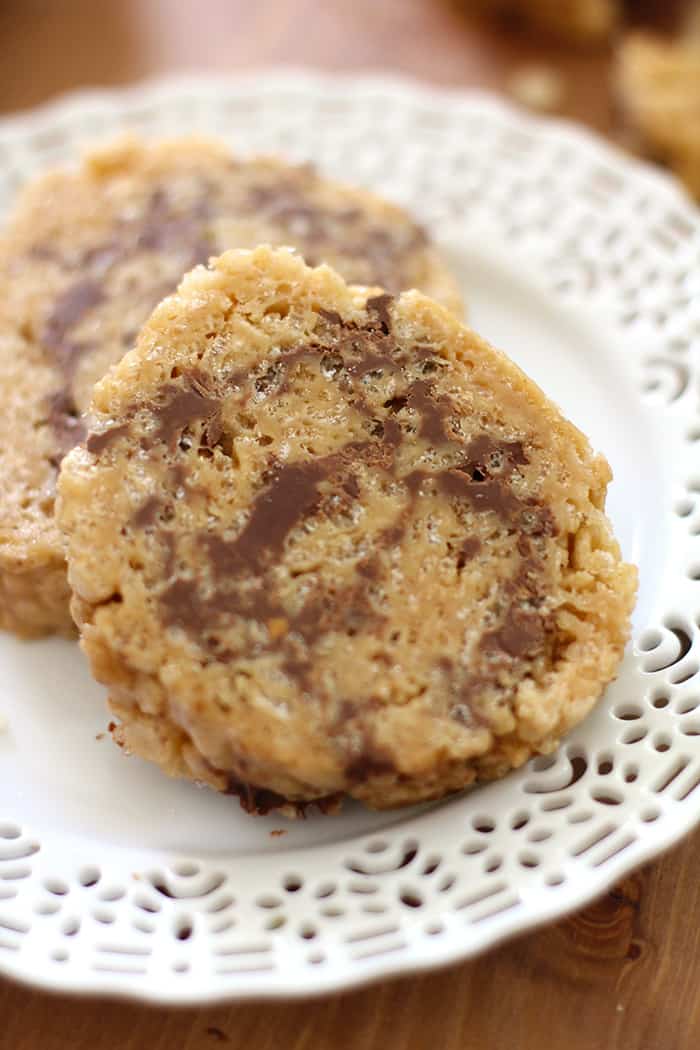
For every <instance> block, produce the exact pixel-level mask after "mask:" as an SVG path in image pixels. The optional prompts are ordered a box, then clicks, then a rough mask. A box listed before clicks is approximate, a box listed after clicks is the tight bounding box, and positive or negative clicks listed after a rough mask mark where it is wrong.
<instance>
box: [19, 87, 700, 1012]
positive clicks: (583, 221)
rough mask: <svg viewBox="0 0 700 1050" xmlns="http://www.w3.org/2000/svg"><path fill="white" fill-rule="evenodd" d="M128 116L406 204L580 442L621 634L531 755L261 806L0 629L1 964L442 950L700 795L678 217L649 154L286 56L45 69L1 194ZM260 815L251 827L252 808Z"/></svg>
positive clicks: (341, 975) (194, 989)
mask: <svg viewBox="0 0 700 1050" xmlns="http://www.w3.org/2000/svg"><path fill="white" fill-rule="evenodd" d="M127 127H128V128H133V129H135V130H137V131H139V132H141V133H143V134H147V135H149V136H150V135H162V134H173V133H182V132H190V131H204V132H211V133H215V134H219V135H223V136H224V137H225V138H226V139H227V140H229V141H230V143H231V144H232V145H233V146H235V148H236V149H238V150H239V151H243V152H259V151H277V152H282V153H284V154H286V155H287V156H290V157H293V158H298V159H300V160H301V159H304V160H306V159H312V160H313V161H315V162H316V163H317V164H318V165H319V167H320V168H321V169H322V170H323V171H325V172H327V173H329V174H331V175H334V176H338V177H341V178H343V179H346V180H352V181H355V182H357V183H360V184H365V185H367V186H370V187H372V188H373V189H376V190H378V191H379V192H381V193H384V194H385V195H386V196H388V197H390V198H394V199H396V200H397V201H399V202H402V203H404V204H406V205H408V206H409V207H410V208H411V209H412V210H413V211H414V212H415V213H416V214H417V215H418V216H419V217H420V218H421V220H422V221H423V222H424V223H425V224H426V226H428V227H429V228H430V229H431V231H432V232H433V234H434V235H435V236H436V237H437V239H438V240H439V241H441V242H442V243H443V245H444V246H445V249H446V251H447V252H448V253H449V255H450V257H451V260H452V263H453V265H454V267H455V268H456V270H457V271H458V273H459V274H460V275H461V277H462V280H463V284H464V291H465V294H466V296H467V298H468V300H469V303H470V312H471V319H472V322H473V324H474V325H475V326H476V327H477V328H478V329H479V330H480V331H482V332H483V333H484V334H485V335H486V336H487V337H489V338H490V339H492V340H493V341H494V342H496V343H497V344H498V345H500V346H502V347H503V348H504V349H506V350H508V351H509V352H510V353H511V354H512V355H513V356H514V357H515V359H516V360H517V361H518V362H519V363H520V364H521V365H523V367H524V368H525V369H526V370H527V371H528V372H530V373H531V374H532V375H533V376H534V378H535V379H536V380H538V381H539V382H540V383H541V384H542V386H543V387H544V389H545V390H546V391H547V393H548V394H550V395H551V396H552V397H554V398H555V399H556V400H557V401H558V402H559V403H560V404H561V406H562V407H563V409H564V411H565V412H566V413H567V414H568V415H569V416H570V417H571V418H572V419H573V420H574V421H575V422H576V423H577V424H578V425H579V426H580V427H581V428H582V429H583V430H584V431H586V433H588V434H589V435H590V436H591V438H592V440H593V443H594V445H596V446H597V447H599V448H600V449H602V450H603V451H605V453H606V454H607V455H608V457H609V459H610V460H611V462H612V465H613V468H614V471H615V482H614V484H613V486H612V488H611V491H610V500H609V507H610V511H611V513H612V516H613V518H614V520H615V523H616V526H617V529H618V532H619V535H620V537H621V540H622V545H623V548H624V552H625V554H626V555H627V557H628V558H631V559H633V560H635V561H636V562H638V563H639V565H640V567H641V590H640V597H639V604H638V608H637V612H636V615H635V648H634V649H633V650H632V649H631V650H630V651H629V653H628V655H627V657H626V660H625V664H624V668H623V671H622V674H621V675H620V678H619V679H618V681H617V682H616V683H615V684H614V685H613V686H612V687H611V688H610V689H609V690H608V692H607V694H606V696H605V698H604V700H603V702H602V703H601V704H600V706H599V707H598V708H597V710H596V711H595V712H594V714H593V715H592V716H591V717H590V718H589V719H588V720H587V721H586V723H585V724H584V725H582V726H581V727H579V729H578V730H577V731H576V732H574V733H573V734H572V735H571V736H570V737H569V738H568V739H567V740H566V742H565V743H564V745H563V746H562V748H561V749H560V751H559V752H558V754H556V755H555V756H553V757H551V758H547V759H540V760H536V761H534V762H532V763H530V764H529V765H528V766H527V767H525V768H524V769H522V770H521V771H520V772H518V773H516V774H514V775H512V776H510V777H508V778H507V779H506V780H505V781H503V782H501V783H498V784H493V785H491V786H488V787H483V788H480V789H478V790H475V791H473V792H471V793H469V794H467V795H465V796H463V797H461V798H458V799H455V800H453V801H450V802H446V803H444V804H442V805H433V806H431V807H424V808H423V809H421V810H411V811H407V812H401V813H391V814H383V815H371V814H368V813H366V812H364V811H363V810H361V809H360V808H359V807H354V806H348V807H347V809H346V810H345V811H344V813H343V814H342V815H341V816H339V817H336V818H325V819H324V818H320V817H319V818H311V819H309V820H308V821H306V822H298V823H296V824H288V823H285V822H284V821H283V820H280V819H279V818H274V817H271V818H268V819H253V818H250V817H248V816H246V815H245V814H243V813H242V812H241V811H240V810H239V809H238V806H237V804H236V802H235V801H234V800H232V799H230V798H225V797H219V796H216V795H214V794H213V793H210V792H206V791H201V790H198V789H197V788H196V787H194V786H192V785H189V784H185V783H177V782H171V781H169V780H167V779H166V778H165V777H163V776H162V775H161V774H160V773H159V772H158V770H156V769H155V768H151V767H150V766H148V765H147V764H145V763H142V762H140V761H139V760H137V759H135V758H132V759H126V758H124V757H123V756H122V755H121V754H120V753H119V752H118V751H117V749H116V748H115V747H114V746H113V745H112V743H111V742H110V740H109V737H108V736H106V737H103V738H102V739H99V734H101V733H102V732H103V731H104V729H105V723H106V721H107V715H106V713H105V706H104V700H103V696H102V692H101V690H100V688H99V687H97V686H96V685H95V684H94V683H93V682H92V681H91V679H90V676H89V674H88V672H87V670H86V667H85V664H84V662H83V660H82V659H81V656H80V653H79V651H78V650H77V648H76V646H74V645H71V644H69V643H66V642H60V641H46V642H41V643H34V644H21V643H18V642H16V641H14V640H13V639H11V638H9V637H3V638H1V639H0V714H2V716H4V717H5V718H6V720H7V728H6V730H5V731H4V732H3V733H2V734H0V969H2V970H3V971H5V972H6V973H7V974H10V975H13V976H16V977H19V978H23V979H25V980H28V981H32V982H34V983H36V984H41V985H44V986H46V987H51V988H56V989H64V990H71V991H83V992H97V991H100V992H110V993H116V994H127V995H131V996H134V997H139V998H143V999H149V1000H161V1001H169V1002H184V1001H190V1002H205V1001H207V1002H208V1001H212V1000H216V999H222V998H240V997H244V996H251V995H256V996H261V995H286V996H291V995H302V994H306V993H312V992H319V991H325V990H329V989H333V988H341V987H348V986H351V985H355V984H358V983H360V982H363V981H367V980H369V979H373V978H378V977H383V976H386V975H388V974H395V973H400V972H401V973H405V972H409V971H414V970H418V969H422V968H427V967H431V966H435V965H438V964H440V963H446V962H448V961H451V960H457V959H462V958H465V957H467V956H470V955H473V954H474V953H475V952H478V951H480V950H481V949H483V948H485V947H487V946H488V945H492V944H494V943H495V942H496V941H498V940H499V939H501V938H503V937H505V936H506V935H508V934H512V933H515V932H518V931H521V930H524V929H527V928H528V927H531V926H533V925H534V924H536V923H539V922H543V921H544V920H546V919H552V918H554V917H555V916H558V915H561V914H562V913H564V912H566V911H568V910H570V909H572V908H575V907H577V906H579V905H581V904H583V903H584V902H586V901H587V900H589V899H590V898H591V897H593V896H594V895H595V894H597V893H600V892H601V891H602V890H603V889H605V887H607V886H608V885H609V884H610V883H611V882H612V881H613V880H615V879H617V878H619V877H620V875H622V874H623V873H624V872H625V871H627V870H628V869H629V868H631V867H632V866H633V865H636V864H639V863H640V862H641V861H644V860H648V859H649V858H650V857H652V856H653V855H654V854H656V853H658V852H659V851H660V850H661V849H663V848H664V847H666V846H668V845H670V844H671V843H672V842H674V841H675V840H676V839H678V838H679V837H680V836H681V835H682V834H683V833H684V832H686V831H688V830H689V829H690V828H691V827H693V825H694V824H695V823H696V822H697V821H698V819H699V818H700V791H698V790H697V786H698V784H699V783H700V674H699V673H698V668H699V666H700V655H699V654H700V641H699V632H698V626H697V619H698V615H699V614H700V582H699V580H700V459H699V458H698V449H700V444H699V443H698V442H700V413H699V412H698V404H697V396H698V378H699V377H698V350H699V348H700V223H699V221H698V213H697V212H696V211H695V210H694V209H693V208H692V206H691V205H690V204H689V203H687V201H686V200H685V199H684V198H683V196H682V195H681V193H680V191H679V190H677V189H676V188H675V186H674V185H673V184H671V183H670V182H669V181H667V180H665V179H663V178H662V177H661V176H659V175H657V174H654V173H653V172H651V171H650V170H649V169H646V168H644V167H642V166H641V165H639V164H637V163H634V162H633V161H632V160H630V159H628V158H627V157H624V156H622V155H621V154H619V153H617V152H614V151H612V150H611V149H610V148H609V147H607V146H605V145H604V144H603V143H602V142H599V141H598V140H596V139H594V138H592V137H591V136H589V135H587V134H585V133H583V132H582V131H579V130H576V129H574V128H572V127H570V126H567V125H562V124H555V123H546V124H545V123H542V122H538V121H535V120H533V119H530V118H527V117H525V116H521V115H518V114H517V113H515V112H513V111H512V110H510V109H508V108H506V107H505V106H503V105H502V104H501V103H499V102H496V101H494V100H493V99H490V98H487V97H484V96H481V95H451V94H447V93H437V92H430V91H427V90H423V89H420V88H417V87H415V86H412V85H410V84H407V83H405V82H398V81H391V80H384V79H360V80H357V79H333V78H323V77H317V76H309V75H304V74H292V73H284V74H279V73H276V74H271V75H267V74H266V75H260V74H259V75H257V76H254V77H247V78H245V79H233V80H215V81H214V80H201V79H197V80H188V81H182V80H178V81H169V82H161V83H158V84H154V85H149V86H145V87H138V88H136V89H133V90H129V91H128V92H123V93H116V94H106V93H100V94H88V95H80V96H74V97H71V98H69V99H67V100H66V101H63V102H60V103H59V104H58V105H54V106H51V107H50V108H48V109H44V110H42V111H40V112H38V113H36V114H33V115H30V116H22V117H20V118H18V119H14V120H12V121H8V122H5V123H4V124H3V125H1V126H0V160H1V161H2V163H0V204H1V205H2V206H3V207H6V206H7V205H9V203H10V202H11V199H12V197H13V194H14V192H15V190H16V187H17V186H18V185H19V184H20V183H21V182H22V181H23V180H24V179H26V178H27V177H28V176H29V175H30V174H32V173H33V172H35V171H37V170H40V169H43V168H45V167H46V166H47V165H51V164H54V163H65V162H67V161H68V162H70V161H71V160H73V159H74V158H75V156H76V154H77V151H78V149H79V148H80V147H81V146H82V145H84V144H85V143H86V142H94V141H95V140H99V139H105V138H109V137H112V136H113V135H114V134H115V133H116V132H117V131H118V130H120V129H123V128H127ZM280 828H281V829H283V831H284V834H282V835H279V834H275V832H276V831H277V829H280Z"/></svg>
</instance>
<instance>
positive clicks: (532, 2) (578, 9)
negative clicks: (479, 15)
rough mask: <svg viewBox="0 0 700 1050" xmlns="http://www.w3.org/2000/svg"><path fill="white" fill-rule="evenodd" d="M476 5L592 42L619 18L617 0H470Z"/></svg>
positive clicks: (572, 40)
mask: <svg viewBox="0 0 700 1050" xmlns="http://www.w3.org/2000/svg"><path fill="white" fill-rule="evenodd" d="M471 4H472V6H473V7H474V8H479V9H482V10H485V11H492V12H493V13H494V14H497V15H506V16H508V17H512V16H515V17H516V18H518V19H522V20H523V22H524V23H526V24H528V25H531V26H532V27H533V28H535V29H541V30H544V31H545V32H546V33H548V34H551V35H552V36H554V37H556V38H557V39H559V40H565V41H567V42H570V43H576V44H591V43H597V42H598V41H601V40H605V39H607V38H608V37H610V36H611V34H612V33H613V32H614V30H615V29H616V28H617V26H618V23H619V20H620V5H619V3H618V0H569V2H568V3H567V2H566V0H563V2H562V0H471Z"/></svg>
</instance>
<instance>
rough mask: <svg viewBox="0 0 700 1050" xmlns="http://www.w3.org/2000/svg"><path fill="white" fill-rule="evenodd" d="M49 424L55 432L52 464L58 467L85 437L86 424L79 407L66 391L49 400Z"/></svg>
mask: <svg viewBox="0 0 700 1050" xmlns="http://www.w3.org/2000/svg"><path fill="white" fill-rule="evenodd" d="M47 408H48V414H47V420H46V421H47V423H48V424H49V426H50V427H51V430H52V431H53V436H54V439H55V449H54V453H53V455H52V456H51V463H52V465H53V466H54V467H58V466H59V464H60V462H61V460H62V459H63V457H64V456H65V455H66V453H67V452H70V450H71V449H72V448H73V447H74V446H75V445H77V444H78V442H79V441H82V440H83V438H84V437H85V424H84V423H83V421H82V419H81V418H80V413H79V412H78V408H77V405H76V404H75V401H74V400H73V398H72V397H71V395H70V394H69V393H68V392H67V391H66V390H59V391H58V393H56V394H53V395H52V396H51V397H50V398H49V399H48V404H47Z"/></svg>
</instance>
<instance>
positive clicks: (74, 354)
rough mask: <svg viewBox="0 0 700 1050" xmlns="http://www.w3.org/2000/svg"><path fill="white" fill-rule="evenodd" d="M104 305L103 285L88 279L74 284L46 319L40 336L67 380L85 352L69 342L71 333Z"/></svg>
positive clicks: (57, 301)
mask: <svg viewBox="0 0 700 1050" xmlns="http://www.w3.org/2000/svg"><path fill="white" fill-rule="evenodd" d="M102 302H104V292H103V290H102V286H101V285H100V284H98V283H97V282H96V281H93V280H90V279H89V278H86V279H85V280H82V281H79V282H78V283H77V284H73V285H71V286H70V287H69V288H68V289H67V290H66V291H65V292H63V294H62V295H60V296H59V297H58V299H57V300H56V302H55V303H54V307H53V310H52V311H51V313H50V314H49V316H48V317H47V319H46V323H45V324H44V328H43V331H42V333H41V343H42V346H43V347H44V348H45V349H46V350H48V351H49V353H50V354H51V357H52V359H53V361H54V362H55V364H56V365H57V366H58V367H59V368H60V369H61V371H62V372H63V373H64V374H65V376H66V380H67V381H70V380H72V378H73V374H74V372H75V367H76V364H77V361H78V359H79V357H80V354H81V353H82V351H83V349H84V348H83V347H82V346H81V345H80V344H76V343H73V342H70V341H69V340H68V339H67V336H68V333H69V331H70V330H71V328H74V327H75V325H77V324H78V323H79V322H80V321H82V320H83V319H84V317H85V316H86V314H88V313H89V312H90V310H92V309H93V308H94V307H95V306H98V305H99V304H100V303H102Z"/></svg>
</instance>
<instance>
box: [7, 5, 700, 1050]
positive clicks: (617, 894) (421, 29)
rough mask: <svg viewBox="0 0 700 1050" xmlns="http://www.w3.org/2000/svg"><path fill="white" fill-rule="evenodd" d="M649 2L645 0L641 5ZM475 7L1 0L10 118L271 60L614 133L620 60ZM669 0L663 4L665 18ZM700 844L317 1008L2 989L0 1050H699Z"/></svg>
mask: <svg viewBox="0 0 700 1050" xmlns="http://www.w3.org/2000/svg"><path fill="white" fill-rule="evenodd" d="M644 6H646V7H647V8H649V6H650V4H649V3H648V2H646V0H645V5H644ZM467 7H468V2H467V0H461V2H460V0H352V2H348V0H325V2H313V0H273V2H268V3H260V4H256V3H251V2H249V0H247V2H243V0H207V2H202V0H170V2H169V0H101V2H99V3H95V2H94V0H62V2H61V3H53V4H52V3H47V2H40V0H4V2H3V3H2V5H0V39H1V40H2V50H3V62H2V64H1V66H0V88H1V90H0V110H3V111H6V112H8V111H12V110H15V109H19V108H23V107H27V106H33V105H35V104H36V103H38V102H41V101H42V100H44V99H45V98H47V97H49V96H53V95H55V94H56V93H58V92H63V91H66V90H69V89H71V88H75V87H81V86H91V85H94V84H121V83H126V82H129V81H131V80H134V79H138V78H141V77H144V76H148V75H153V74H157V73H163V72H173V71H180V70H183V71H184V70H193V69H204V70H213V71H227V70H228V71H235V70H237V69H242V68H245V67H251V66H263V65H273V64H275V63H281V62H282V63H287V64H295V65H298V64H308V65H313V66H316V67H319V68H323V69H329V70H342V69H365V70H366V69H385V70H390V71H396V72H401V73H407V74H411V75H413V76H417V77H420V78H423V79H426V80H430V81H433V82H435V83H441V84H449V85H479V86H481V87H488V88H491V89H494V90H504V89H505V87H506V86H507V84H508V82H509V78H510V77H511V75H512V73H513V72H514V70H516V69H518V68H519V67H521V66H523V65H527V64H532V63H536V64H540V63H544V64H546V65H549V66H553V67H555V68H556V69H558V70H559V71H560V72H561V74H562V76H563V77H564V82H565V86H566V100H565V104H564V106H563V113H564V114H565V115H567V116H571V117H574V118H577V119H580V120H583V121H585V122H586V123H588V124H589V125H590V126H592V127H594V128H597V129H598V130H601V131H603V132H605V133H607V134H609V135H612V134H615V133H616V132H617V130H618V129H617V126H616V117H615V109H614V106H613V104H612V101H611V93H610V89H609V81H610V65H611V62H610V55H609V54H608V53H606V52H605V51H602V52H597V53H576V52H568V53H567V52H562V51H561V50H558V49H557V48H556V47H554V46H553V45H551V44H548V43H546V42H543V41H540V40H537V39H532V38H527V37H525V36H522V35H515V34H512V33H511V34H508V33H506V32H505V31H503V30H501V29H496V28H494V27H493V26H491V25H489V24H488V23H484V22H479V21H476V20H474V19H472V18H470V17H468V15H467V13H466V8H467ZM670 7H671V5H670V4H666V5H662V10H663V11H664V12H665V14H664V17H665V18H668V10H669V8H670ZM699 868H700V837H698V836H697V835H695V836H692V837H691V838H689V839H688V840H687V841H686V842H685V844H684V845H683V846H681V847H680V848H678V849H676V850H675V851H674V852H673V853H672V854H670V855H669V856H667V857H666V858H664V859H662V860H661V861H659V862H658V863H656V864H654V865H653V866H652V867H650V868H649V869H647V870H646V871H644V872H641V873H638V874H636V875H634V876H633V877H632V878H629V879H627V880H626V881H625V882H624V883H623V884H622V885H621V886H619V887H617V888H616V889H615V890H614V891H613V892H611V893H609V894H607V895H606V896H605V897H603V898H602V899H601V900H600V901H598V903H596V904H595V905H593V906H591V907H589V908H586V909H585V910H584V911H582V912H580V913H579V914H578V915H576V916H574V917H572V918H570V919H568V920H566V921H564V922H561V923H559V924H557V925H555V926H551V927H549V928H547V929H543V930H540V931H538V932H535V933H533V934H530V935H529V936H526V937H523V938H520V939H519V940H515V941H512V942H510V943H508V944H505V945H503V946H502V947H500V948H499V949H497V950H495V951H493V952H491V953H490V954H488V955H485V956H483V957H482V958H480V959H477V960H476V961H473V962H471V963H468V964H465V965H462V966H458V967H453V968H451V969H449V970H445V971H441V972H439V973H433V974H430V975H428V976H425V977H418V978H412V979H406V980H402V981H392V982H388V983H385V984H383V985H380V986H378V987H372V988H368V989H364V990H362V991H359V992H355V993H352V994H349V995H341V996H334V997H331V998H328V999H326V1000H323V1001H318V1002H313V1003H293V1004H285V1003H279V1004H270V1003H266V1004H264V1005H260V1004H250V1005H244V1006H236V1007H224V1008H216V1009H202V1010H172V1009H170V1010H165V1009H155V1008H148V1007H142V1006H133V1005H130V1004H123V1003H110V1002H102V1001H95V1000H79V999H67V998H57V997H53V996H49V995H46V994H43V993H39V992H34V991H31V990H28V989H26V988H22V987H18V986H16V985H14V984H11V983H10V982H8V981H0V1048H1V1050H117V1048H118V1050H144V1048H148V1050H216V1048H217V1047H219V1046H221V1047H224V1048H228V1047H230V1048H231V1050H238V1048H241V1050H243V1048H245V1050H276V1048H278V1047H280V1048H281V1047H284V1050H372V1048H374V1047H381V1048H382V1050H426V1048H430V1050H467V1048H471V1047H479V1048H482V1047H483V1048H485V1050H506V1048H508V1050H544V1048H546V1050H694V1048H695V1047H697V1046H698V1045H700V981H698V979H697V974H698V973H700V923H698V922H696V921H695V920H694V917H695V916H700V880H698V878H697V874H696V873H697V871H698V869H699Z"/></svg>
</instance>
